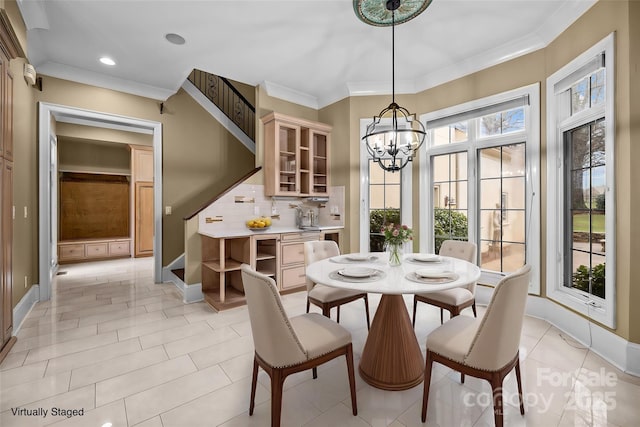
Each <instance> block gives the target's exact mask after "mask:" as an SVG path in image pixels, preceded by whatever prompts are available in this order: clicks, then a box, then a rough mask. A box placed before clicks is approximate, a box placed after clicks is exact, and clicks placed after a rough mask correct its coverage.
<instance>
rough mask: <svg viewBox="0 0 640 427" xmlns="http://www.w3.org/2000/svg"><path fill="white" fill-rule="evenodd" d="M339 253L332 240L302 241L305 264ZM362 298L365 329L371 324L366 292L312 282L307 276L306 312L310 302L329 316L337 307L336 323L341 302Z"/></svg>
mask: <svg viewBox="0 0 640 427" xmlns="http://www.w3.org/2000/svg"><path fill="white" fill-rule="evenodd" d="M338 255H340V249H339V248H338V244H337V243H336V242H334V241H333V240H313V241H310V242H304V265H305V266H307V265H309V264H311V263H312V262H315V261H320V260H323V259H325V258H330V257H334V256H338ZM360 298H363V299H364V310H365V314H366V315H367V329H369V327H370V326H371V322H370V320H369V297H368V296H367V293H366V292H364V293H363V292H358V291H350V290H347V289H338V288H332V287H331V286H327V285H323V284H321V283H314V282H313V281H312V280H310V279H309V278H307V313H308V312H309V306H310V303H313V305H316V306H318V307H320V308H321V309H322V314H323V315H325V316H327V317H331V315H330V312H331V309H332V308H333V307H337V309H338V310H337V311H338V317H337V320H338V323H340V306H341V305H342V304H346V303H349V302H351V301H355V300H357V299H360Z"/></svg>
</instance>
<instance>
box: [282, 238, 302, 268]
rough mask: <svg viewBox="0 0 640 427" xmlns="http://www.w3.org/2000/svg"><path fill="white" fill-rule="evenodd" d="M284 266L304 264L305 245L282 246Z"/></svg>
mask: <svg viewBox="0 0 640 427" xmlns="http://www.w3.org/2000/svg"><path fill="white" fill-rule="evenodd" d="M280 262H281V263H282V265H289V264H299V263H301V262H304V243H291V244H289V243H287V244H283V245H282V260H281V261H280Z"/></svg>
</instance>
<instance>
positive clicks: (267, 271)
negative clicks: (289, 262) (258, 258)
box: [257, 269, 276, 277]
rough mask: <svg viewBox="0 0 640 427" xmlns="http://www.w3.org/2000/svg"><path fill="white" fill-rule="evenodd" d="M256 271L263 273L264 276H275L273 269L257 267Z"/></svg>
mask: <svg viewBox="0 0 640 427" xmlns="http://www.w3.org/2000/svg"><path fill="white" fill-rule="evenodd" d="M257 271H258V273H261V274H264V275H265V276H270V277H275V276H276V272H275V271H273V270H261V269H258V270H257Z"/></svg>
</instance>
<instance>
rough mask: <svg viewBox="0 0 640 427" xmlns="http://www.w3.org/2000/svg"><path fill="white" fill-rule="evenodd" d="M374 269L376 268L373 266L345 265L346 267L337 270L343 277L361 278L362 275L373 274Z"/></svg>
mask: <svg viewBox="0 0 640 427" xmlns="http://www.w3.org/2000/svg"><path fill="white" fill-rule="evenodd" d="M376 271H377V270H375V269H373V268H366V267H346V268H343V269H342V270H338V274H339V275H341V276H345V277H355V278H362V277H371V276H373V275H374V274H376Z"/></svg>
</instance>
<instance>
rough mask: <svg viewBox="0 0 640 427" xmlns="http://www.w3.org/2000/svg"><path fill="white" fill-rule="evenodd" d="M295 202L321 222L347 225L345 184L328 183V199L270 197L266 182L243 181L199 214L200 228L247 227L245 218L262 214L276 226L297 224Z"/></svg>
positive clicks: (210, 230) (219, 229) (332, 224)
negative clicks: (345, 216) (322, 200)
mask: <svg viewBox="0 0 640 427" xmlns="http://www.w3.org/2000/svg"><path fill="white" fill-rule="evenodd" d="M296 206H300V207H301V208H302V209H303V210H304V211H307V210H313V211H314V213H315V215H317V218H318V223H319V224H318V225H320V226H344V187H343V186H335V187H329V201H327V202H316V201H309V200H307V198H306V197H300V198H294V197H271V196H265V195H264V186H263V185H256V184H240V185H238V186H237V187H235V188H234V189H233V190H231V191H230V192H228V193H227V194H225V195H223V196H222V197H221V198H219V199H218V200H216V201H215V202H213V203H212V204H211V205H209V206H208V207H206V208H205V209H204V210H202V211H201V212H200V213H199V214H198V215H199V218H198V221H199V225H198V226H199V229H200V230H204V229H206V230H207V231H208V232H216V231H222V230H229V229H244V228H245V222H246V221H247V220H249V219H252V218H256V217H259V216H266V217H271V219H272V224H273V227H295V225H296V209H295V208H296Z"/></svg>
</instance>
